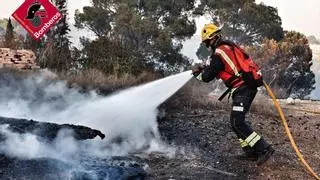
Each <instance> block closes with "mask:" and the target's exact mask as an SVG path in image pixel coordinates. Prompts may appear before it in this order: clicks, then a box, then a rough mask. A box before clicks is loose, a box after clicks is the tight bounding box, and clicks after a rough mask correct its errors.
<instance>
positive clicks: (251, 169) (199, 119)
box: [147, 109, 320, 180]
mask: <svg viewBox="0 0 320 180" xmlns="http://www.w3.org/2000/svg"><path fill="white" fill-rule="evenodd" d="M286 116H287V119H288V121H289V126H290V128H291V130H292V133H293V136H294V138H295V140H296V142H297V144H298V146H299V148H300V149H301V151H302V153H303V155H304V157H305V158H306V160H307V161H308V162H309V163H310V165H311V166H312V167H313V168H314V170H315V171H316V172H317V173H320V151H319V150H320V136H319V135H320V121H319V117H320V116H319V115H317V114H312V113H311V114H310V113H306V112H299V113H297V112H296V111H292V110H286ZM248 119H250V120H251V122H252V126H253V127H254V129H255V130H256V131H257V132H259V133H261V134H262V135H263V136H264V137H265V138H266V139H267V140H268V141H269V142H271V143H272V144H273V145H274V148H275V149H276V153H275V154H274V156H273V157H272V158H271V159H270V160H269V161H268V162H267V163H265V164H264V165H262V166H256V165H255V163H253V162H247V161H240V160H237V159H235V158H234V155H235V154H239V153H241V150H240V148H239V145H238V141H237V138H236V136H235V134H234V133H233V132H232V131H231V128H230V127H229V112H228V111H227V110H222V109H216V110H202V109H195V110H191V111H190V110H185V111H180V112H176V113H171V115H168V116H166V117H165V118H163V119H161V120H160V121H159V129H160V132H161V134H162V137H163V139H165V141H167V142H169V143H171V144H174V145H176V146H181V147H185V152H186V153H180V155H177V156H176V157H175V158H173V159H170V158H166V157H163V156H161V155H156V154H155V155H153V156H152V157H151V158H150V159H149V160H148V161H149V162H147V163H148V164H149V165H150V168H151V169H152V171H153V172H152V174H153V176H154V177H153V178H155V179H259V180H264V179H266V180H267V179H272V180H273V179H279V180H280V179H281V180H283V179H313V178H312V177H311V176H310V175H308V174H307V173H306V171H304V169H303V168H302V167H301V165H300V164H299V162H298V160H297V158H296V156H295V154H294V152H293V150H292V149H291V146H290V144H289V140H288V138H287V137H286V136H285V132H284V129H283V127H282V125H281V123H280V119H279V117H277V116H276V115H263V114H261V113H259V112H255V113H251V114H249V116H248Z"/></svg>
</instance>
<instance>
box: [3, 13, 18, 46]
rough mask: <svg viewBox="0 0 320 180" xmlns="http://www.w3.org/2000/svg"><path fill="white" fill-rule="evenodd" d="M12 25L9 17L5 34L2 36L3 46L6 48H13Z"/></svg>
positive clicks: (14, 44)
mask: <svg viewBox="0 0 320 180" xmlns="http://www.w3.org/2000/svg"><path fill="white" fill-rule="evenodd" d="M13 29H14V28H13V25H12V23H11V19H10V18H9V20H8V23H7V29H6V34H5V36H4V46H5V47H7V48H11V49H15V48H16V47H17V46H16V43H15V40H14V31H13Z"/></svg>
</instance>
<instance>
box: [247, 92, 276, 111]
mask: <svg viewBox="0 0 320 180" xmlns="http://www.w3.org/2000/svg"><path fill="white" fill-rule="evenodd" d="M250 111H251V112H253V113H257V114H262V115H266V116H277V115H278V113H277V111H276V108H275V107H274V105H273V103H272V101H271V99H270V97H269V96H267V95H265V94H262V93H258V94H257V96H256V98H255V99H254V101H253V103H252V105H251V109H250Z"/></svg>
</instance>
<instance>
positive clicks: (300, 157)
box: [263, 82, 320, 180]
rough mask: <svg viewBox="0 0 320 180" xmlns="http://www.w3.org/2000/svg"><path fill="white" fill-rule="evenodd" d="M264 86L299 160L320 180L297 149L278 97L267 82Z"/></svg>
mask: <svg viewBox="0 0 320 180" xmlns="http://www.w3.org/2000/svg"><path fill="white" fill-rule="evenodd" d="M263 84H264V86H265V88H266V89H267V91H268V94H269V96H270V97H271V98H272V101H273V103H274V105H275V107H276V108H277V111H278V113H279V115H280V117H281V119H282V124H283V126H284V129H285V130H286V133H287V136H288V138H289V139H290V142H291V146H292V148H293V149H294V151H295V152H296V154H297V156H298V157H299V159H300V160H301V162H302V164H303V165H304V166H305V168H306V169H307V170H308V171H309V173H310V174H311V175H312V176H313V177H315V178H316V179H317V180H320V178H319V176H318V175H317V174H316V173H315V172H314V171H313V170H312V168H311V167H310V166H309V164H308V163H307V162H306V160H305V159H304V158H303V156H302V154H301V152H300V151H299V149H298V147H297V145H296V143H295V141H294V139H293V137H292V134H291V132H290V129H289V127H288V123H287V120H286V118H285V117H284V114H283V112H282V109H281V107H280V105H279V103H278V101H277V100H276V97H275V96H274V94H273V93H272V91H271V89H270V87H269V86H268V85H267V83H266V82H263Z"/></svg>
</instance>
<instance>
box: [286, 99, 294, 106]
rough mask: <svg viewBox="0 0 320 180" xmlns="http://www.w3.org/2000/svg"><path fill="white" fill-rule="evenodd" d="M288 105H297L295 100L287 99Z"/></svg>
mask: <svg viewBox="0 0 320 180" xmlns="http://www.w3.org/2000/svg"><path fill="white" fill-rule="evenodd" d="M286 104H287V105H294V104H295V101H294V99H293V98H287V99H286Z"/></svg>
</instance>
